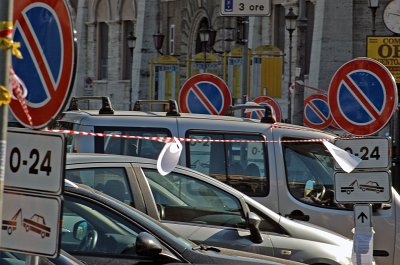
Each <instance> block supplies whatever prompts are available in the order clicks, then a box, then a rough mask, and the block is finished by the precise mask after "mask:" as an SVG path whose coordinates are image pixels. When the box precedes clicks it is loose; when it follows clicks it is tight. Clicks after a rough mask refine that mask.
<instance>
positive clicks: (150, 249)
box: [136, 232, 162, 257]
mask: <svg viewBox="0 0 400 265" xmlns="http://www.w3.org/2000/svg"><path fill="white" fill-rule="evenodd" d="M161 252H162V245H161V243H160V241H158V240H157V239H156V238H155V237H154V236H152V235H151V234H149V233H147V232H141V233H139V235H138V236H137V238H136V254H138V255H140V256H146V257H153V256H156V255H158V254H160V253H161Z"/></svg>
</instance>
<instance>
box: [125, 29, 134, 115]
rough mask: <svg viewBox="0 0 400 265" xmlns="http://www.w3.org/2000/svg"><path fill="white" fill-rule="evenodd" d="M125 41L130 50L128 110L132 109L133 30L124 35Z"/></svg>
mask: <svg viewBox="0 0 400 265" xmlns="http://www.w3.org/2000/svg"><path fill="white" fill-rule="evenodd" d="M126 42H127V44H128V48H129V51H130V55H131V56H130V58H131V59H130V66H131V67H130V68H129V69H130V72H131V78H130V83H129V110H133V104H132V78H133V77H132V63H133V49H135V45H136V37H135V35H133V32H132V31H131V32H129V34H128V36H126Z"/></svg>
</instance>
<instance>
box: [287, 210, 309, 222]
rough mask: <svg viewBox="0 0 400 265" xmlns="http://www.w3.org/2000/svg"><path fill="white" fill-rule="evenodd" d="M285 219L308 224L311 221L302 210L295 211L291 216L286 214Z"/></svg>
mask: <svg viewBox="0 0 400 265" xmlns="http://www.w3.org/2000/svg"><path fill="white" fill-rule="evenodd" d="M285 217H287V218H290V219H295V220H300V221H306V222H308V221H310V216H309V215H305V214H304V213H303V212H302V211H300V210H294V211H292V212H291V213H290V214H286V215H285Z"/></svg>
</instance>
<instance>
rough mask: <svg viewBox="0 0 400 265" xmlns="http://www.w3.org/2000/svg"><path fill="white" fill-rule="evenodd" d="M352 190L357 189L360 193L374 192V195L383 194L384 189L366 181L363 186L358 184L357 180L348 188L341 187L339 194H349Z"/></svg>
mask: <svg viewBox="0 0 400 265" xmlns="http://www.w3.org/2000/svg"><path fill="white" fill-rule="evenodd" d="M354 188H359V189H360V190H362V191H374V192H376V193H379V192H383V191H384V190H385V188H384V187H381V186H379V183H378V182H376V181H371V180H370V181H368V182H366V183H365V184H359V183H358V180H357V179H356V180H354V181H353V182H352V183H351V184H350V185H349V186H347V187H341V188H340V191H341V192H346V193H347V194H350V193H352V192H353V191H354Z"/></svg>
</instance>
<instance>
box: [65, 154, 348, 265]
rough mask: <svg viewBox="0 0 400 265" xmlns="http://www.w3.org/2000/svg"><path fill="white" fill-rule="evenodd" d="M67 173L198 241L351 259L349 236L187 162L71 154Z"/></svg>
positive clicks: (322, 259) (303, 258) (329, 260)
mask: <svg viewBox="0 0 400 265" xmlns="http://www.w3.org/2000/svg"><path fill="white" fill-rule="evenodd" d="M65 177H66V179H69V180H71V181H73V182H77V183H83V184H86V185H88V186H90V187H93V188H95V189H97V190H100V191H102V192H104V193H106V194H108V195H110V196H112V197H115V198H117V199H118V200H120V201H123V202H125V203H127V204H130V205H132V206H134V207H135V208H137V209H139V210H140V211H143V212H145V213H147V214H148V215H150V216H152V217H153V218H156V219H158V220H160V221H161V222H162V223H164V224H165V225H167V226H168V227H170V228H172V229H173V230H175V231H177V232H178V233H180V234H181V235H183V236H184V237H186V238H188V239H190V240H192V241H194V242H196V243H199V244H207V245H210V246H217V247H226V248H232V249H239V250H242V251H247V252H250V253H258V254H264V255H268V256H274V257H278V258H284V259H289V260H293V261H299V262H303V263H306V264H337V265H339V264H350V260H351V253H352V247H353V242H352V241H351V240H349V239H347V238H345V237H343V236H341V235H338V234H336V233H334V232H331V231H328V230H326V229H323V228H321V227H317V226H313V225H310V224H306V223H303V222H299V221H293V220H289V219H287V218H285V217H282V216H280V215H278V214H276V213H274V212H272V211H270V210H269V209H268V208H266V207H264V206H262V205H261V204H259V203H257V202H256V201H254V200H253V199H251V198H250V197H248V196H246V195H244V194H242V193H241V192H239V191H237V190H235V189H234V188H232V187H230V186H228V185H225V184H224V183H222V182H220V181H218V180H216V179H214V178H211V177H209V176H206V175H204V174H201V173H199V172H197V171H194V170H191V169H188V168H185V167H181V166H177V167H176V168H175V169H174V171H173V172H171V173H170V174H168V175H166V176H162V175H161V174H159V173H158V171H157V161H156V160H150V159H144V158H138V157H132V156H119V155H102V154H67V163H66V175H65Z"/></svg>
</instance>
